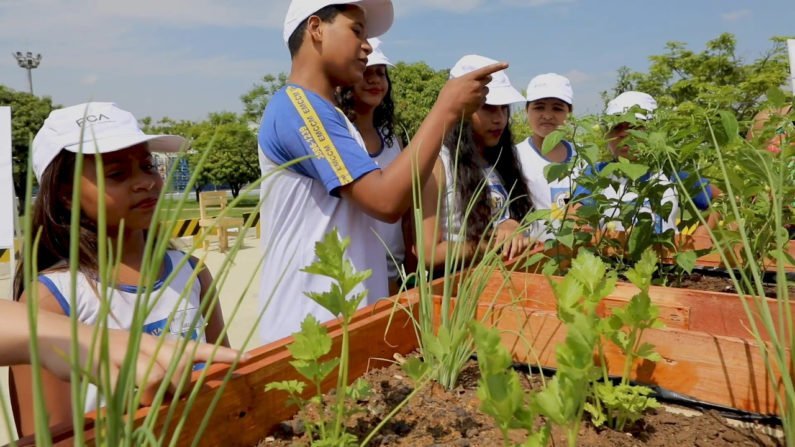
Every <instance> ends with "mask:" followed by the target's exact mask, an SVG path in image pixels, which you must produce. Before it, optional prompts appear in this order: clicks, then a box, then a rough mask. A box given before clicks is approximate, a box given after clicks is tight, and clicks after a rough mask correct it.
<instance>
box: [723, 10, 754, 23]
mask: <svg viewBox="0 0 795 447" xmlns="http://www.w3.org/2000/svg"><path fill="white" fill-rule="evenodd" d="M720 17H721V18H722V19H723V20H724V21H726V22H739V21H740V20H743V19H747V18H749V17H751V10H750V9H739V10H737V11H729V12H726V13H723V14H721V15H720Z"/></svg>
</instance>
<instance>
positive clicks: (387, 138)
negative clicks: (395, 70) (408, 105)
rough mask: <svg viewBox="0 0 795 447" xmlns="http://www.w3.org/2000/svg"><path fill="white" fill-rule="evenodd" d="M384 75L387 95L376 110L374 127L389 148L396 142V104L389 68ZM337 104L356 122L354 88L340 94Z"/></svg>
mask: <svg viewBox="0 0 795 447" xmlns="http://www.w3.org/2000/svg"><path fill="white" fill-rule="evenodd" d="M384 73H385V74H386V83H387V88H386V95H384V99H383V100H381V104H379V105H378V107H376V108H375V111H374V112H373V126H375V128H376V129H377V130H378V132H379V133H380V134H381V139H382V140H383V141H384V146H386V147H389V146H392V144H393V143H394V142H395V102H394V100H393V99H392V80H391V79H390V78H389V68H387V67H386V66H384ZM337 96H338V98H337V102H339V105H340V108H341V109H342V111H343V112H345V116H347V117H348V119H349V120H351V122H356V118H357V115H356V111H355V110H354V106H355V105H356V101H355V98H354V97H353V87H344V88H342V89H341V90H340V91H339V92H338V95H337Z"/></svg>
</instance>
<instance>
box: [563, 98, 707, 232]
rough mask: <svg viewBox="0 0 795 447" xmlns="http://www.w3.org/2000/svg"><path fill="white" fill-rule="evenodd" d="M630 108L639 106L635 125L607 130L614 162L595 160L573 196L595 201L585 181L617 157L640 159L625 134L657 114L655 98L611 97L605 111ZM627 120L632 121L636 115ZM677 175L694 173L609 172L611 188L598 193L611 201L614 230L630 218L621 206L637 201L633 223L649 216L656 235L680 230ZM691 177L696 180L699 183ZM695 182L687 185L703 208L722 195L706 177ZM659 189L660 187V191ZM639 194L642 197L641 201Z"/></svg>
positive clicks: (608, 216) (624, 111)
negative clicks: (632, 175) (635, 174)
mask: <svg viewBox="0 0 795 447" xmlns="http://www.w3.org/2000/svg"><path fill="white" fill-rule="evenodd" d="M632 110H635V113H634V121H635V122H634V123H633V122H629V121H621V122H619V123H616V124H614V125H613V126H612V127H611V128H610V130H609V131H608V133H607V137H608V143H607V144H608V149H609V150H610V153H611V154H612V156H613V160H612V161H611V162H600V163H596V164H595V165H594V166H589V167H588V168H586V169H585V170H584V171H583V173H582V177H581V179H582V180H581V182H580V184H579V185H578V186H577V189H576V190H575V192H574V197H576V198H579V199H580V201H581V202H582V203H584V204H592V203H594V201H593V198H592V196H593V193H595V192H596V191H591V190H590V188H589V187H588V186H586V185H585V184H586V183H590V182H588V181H587V180H586V179H589V178H596V176H597V175H598V173H600V172H602V171H603V170H604V169H605V168H607V167H608V166H609V165H610V164H611V163H612V162H613V161H617V160H619V158H624V159H627V160H629V161H634V160H636V159H637V154H636V152H635V150H634V149H633V145H632V144H630V142H628V139H627V137H629V136H630V134H631V132H632V131H633V130H636V129H643V127H644V126H643V123H644V122H648V121H649V120H651V119H652V118H653V116H654V115H653V114H654V111H655V110H657V101H656V100H655V99H654V98H653V97H652V96H651V95H649V94H647V93H643V92H636V91H628V92H624V93H622V94H620V95H618V96H617V97H616V98H615V99H613V100H612V101H610V102H609V103H608V104H607V108H606V110H605V114H606V115H610V116H619V117H621V116H623V115H625V114H627V113H629V112H631V111H632ZM628 119H629V120H632V116H630V117H629V118H628ZM677 177H678V178H679V179H680V180H682V181H683V182H685V180H687V179H688V178H689V177H690V175H689V174H688V173H686V172H677V173H674V174H672V175H667V174H665V173H664V172H647V173H646V174H644V175H642V176H641V177H639V178H638V179H637V180H635V181H633V180H631V179H630V178H628V177H627V176H625V175H623V174H621V173H620V172H618V171H617V172H616V173H614V174H611V176H610V180H611V184H610V186H608V187H606V188H603V189H602V190H601V191H598V192H597V193H598V194H599V195H601V196H603V197H604V200H606V201H607V202H608V203H609V204H610V205H608V206H607V207H606V208H605V209H604V210H603V211H604V216H605V220H607V221H609V222H612V223H611V224H610V228H611V229H615V230H619V231H623V230H625V228H624V225H623V223H622V222H626V220H625V219H622V218H621V214H622V213H623V212H624V211H623V210H626V209H627V208H626V207H623V206H622V204H626V203H633V204H635V212H634V213H633V214H634V215H632V216H629V217H630V218H631V221H632V222H633V225H636V224H637V222H639V220H640V219H638V216H640V215H642V214H647V215H650V216H651V220H650V224H651V230H652V231H653V232H654V233H657V234H661V233H665V232H666V231H673V232H674V233H678V232H679V229H678V227H677V224H678V223H679V217H680V216H679V215H680V204H679V196H678V192H677V190H676V186H675V185H676V183H677ZM692 180H695V182H693V181H692ZM692 180H691V181H688V182H687V184H688V186H689V187H690V189H691V192H690V196H691V198H692V199H693V203H694V204H695V205H696V207H697V208H698V209H699V210H701V211H704V210H707V209H708V208H709V207H710V203H711V202H712V200H713V199H714V198H715V197H717V196H718V195H719V194H720V190H718V188H716V187H715V186H714V185H712V184H710V183H709V181H708V180H706V179H704V178H696V177H694V178H693V179H692ZM660 187H663V188H660ZM658 191H661V193H660V192H658ZM660 194H661V195H660ZM656 195H660V197H656V199H655V200H650V199H649V197H652V196H656ZM639 198H641V199H642V201H639ZM709 221H710V223H711V224H712V223H714V222H716V221H717V215H716V214H715V213H713V215H712V216H710V218H709Z"/></svg>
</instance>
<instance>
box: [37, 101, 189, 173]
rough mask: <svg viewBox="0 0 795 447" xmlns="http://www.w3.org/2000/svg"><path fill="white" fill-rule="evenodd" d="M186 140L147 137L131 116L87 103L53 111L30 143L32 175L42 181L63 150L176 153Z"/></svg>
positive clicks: (101, 104) (113, 106) (106, 105)
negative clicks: (134, 149)
mask: <svg viewBox="0 0 795 447" xmlns="http://www.w3.org/2000/svg"><path fill="white" fill-rule="evenodd" d="M185 142H186V140H185V138H183V137H180V136H177V135H147V134H145V133H144V132H143V131H142V130H141V128H140V127H138V120H136V119H135V117H134V116H133V114H132V113H130V112H127V111H125V110H122V109H120V108H119V107H118V106H117V105H116V104H114V103H111V102H89V103H85V104H78V105H76V106H71V107H65V108H63V109H58V110H53V111H52V112H51V113H50V116H48V117H47V119H46V120H44V125H43V126H42V127H41V129H40V130H39V132H38V133H37V134H36V137H35V138H34V139H33V146H32V150H33V171H34V172H35V174H36V178H37V179H39V180H41V176H42V174H44V171H45V170H46V169H47V166H49V165H50V163H52V161H53V160H55V157H57V156H58V154H59V153H61V151H62V150H67V151H69V152H75V153H77V152H78V151H82V152H83V153H84V154H106V153H109V152H115V151H118V150H122V149H126V148H128V147H130V146H135V145H137V144H140V143H148V145H149V150H150V151H153V152H178V151H179V150H180V149H181V148H182V147H183V145H185Z"/></svg>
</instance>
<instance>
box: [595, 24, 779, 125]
mask: <svg viewBox="0 0 795 447" xmlns="http://www.w3.org/2000/svg"><path fill="white" fill-rule="evenodd" d="M771 42H772V47H771V48H770V49H768V50H767V51H766V52H764V53H763V54H762V55H760V56H759V57H758V58H756V59H755V60H753V61H751V62H748V61H746V60H743V59H742V58H741V57H739V56H738V54H737V39H736V38H735V37H734V35H732V34H730V33H724V34H721V35H720V36H718V37H717V38H715V39H713V40H710V41H709V42H707V43H706V48H705V49H704V50H703V51H701V52H694V51H692V50H689V49H688V48H687V46H686V44H685V43H683V42H675V41H674V42H668V44H667V45H666V46H665V52H664V53H663V54H659V55H654V56H651V57H650V58H649V59H650V61H651V65H650V66H649V70H648V72H646V73H643V72H635V71H632V70H630V69H629V68H627V67H621V68H620V69H619V70H618V79H617V81H616V85H615V87H614V88H613V91H612V92H611V93H609V94H608V93H607V92H605V93H604V94H603V96H604V97H605V99H606V100H607V99H610V98H612V97H615V96H616V95H618V94H619V93H622V92H624V91H627V90H640V91H643V92H646V93H649V94H650V95H652V96H654V97H655V98H656V99H657V101H658V102H659V103H660V106H661V107H666V108H674V107H675V108H676V109H677V110H680V111H681V112H682V113H683V114H691V115H692V112H693V111H694V109H697V108H700V109H704V110H706V111H710V112H714V111H717V110H730V111H732V112H733V113H734V114H735V115H736V116H737V118H738V120H739V121H740V122H741V123H744V125H745V126H747V123H748V122H750V120H751V119H752V118H753V115H754V114H755V113H756V112H757V111H758V109H759V105H760V104H761V102H763V101H764V97H765V94H766V92H767V91H768V90H769V89H771V88H775V87H781V86H782V85H784V83H785V81H786V80H787V77H788V62H787V46H786V38H785V37H773V38H772V39H771ZM742 130H746V129H742Z"/></svg>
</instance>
